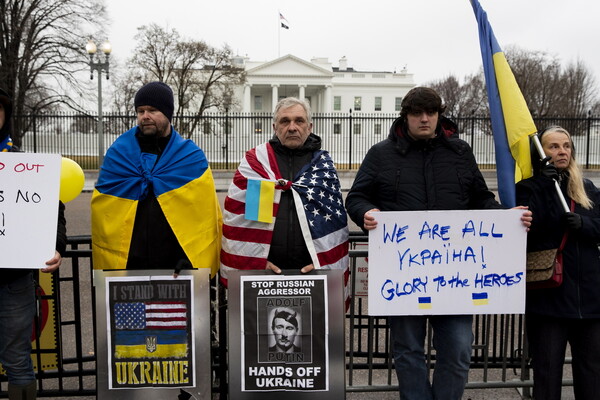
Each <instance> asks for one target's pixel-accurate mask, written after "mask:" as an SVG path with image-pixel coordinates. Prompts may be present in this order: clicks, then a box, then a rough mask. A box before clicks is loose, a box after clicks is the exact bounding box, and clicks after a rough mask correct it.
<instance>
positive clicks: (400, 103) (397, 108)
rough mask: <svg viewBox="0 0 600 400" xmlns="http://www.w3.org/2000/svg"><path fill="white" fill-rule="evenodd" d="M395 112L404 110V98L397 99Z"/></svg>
mask: <svg viewBox="0 0 600 400" xmlns="http://www.w3.org/2000/svg"><path fill="white" fill-rule="evenodd" d="M394 110H396V111H400V110H402V97H396V102H395V104H394Z"/></svg>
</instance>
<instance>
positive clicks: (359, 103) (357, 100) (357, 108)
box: [354, 96, 362, 111]
mask: <svg viewBox="0 0 600 400" xmlns="http://www.w3.org/2000/svg"><path fill="white" fill-rule="evenodd" d="M361 109H362V97H360V96H356V97H354V111H360V110H361Z"/></svg>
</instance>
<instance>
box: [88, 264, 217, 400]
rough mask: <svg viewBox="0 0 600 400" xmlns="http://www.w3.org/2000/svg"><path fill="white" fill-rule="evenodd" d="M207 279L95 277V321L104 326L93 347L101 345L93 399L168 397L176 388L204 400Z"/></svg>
mask: <svg viewBox="0 0 600 400" xmlns="http://www.w3.org/2000/svg"><path fill="white" fill-rule="evenodd" d="M150 272H151V274H150ZM140 273H141V275H140ZM197 275H200V276H201V277H199V276H197ZM208 275H209V270H208V269H200V270H186V271H183V272H182V273H181V275H179V276H178V277H177V278H174V277H173V275H172V271H102V272H100V271H96V272H95V276H94V279H95V282H96V283H99V284H100V287H98V288H97V293H98V294H99V293H100V292H101V293H102V298H101V299H97V303H102V309H101V310H98V311H100V312H98V315H100V316H99V317H98V318H99V320H100V319H102V320H103V321H104V323H103V326H105V329H102V328H99V336H100V337H99V340H98V342H99V344H100V343H105V346H106V347H105V348H106V352H99V354H98V356H99V364H100V363H101V364H104V365H103V366H105V367H106V382H103V383H102V384H99V388H98V390H99V394H100V391H101V390H102V391H106V392H105V394H106V395H107V396H110V397H106V398H120V397H115V396H123V397H122V398H134V397H131V396H132V394H131V392H130V391H132V390H133V393H135V394H136V395H137V394H139V393H140V390H141V389H152V391H151V392H148V394H149V395H150V396H151V397H148V396H143V398H144V399H151V398H168V397H169V396H172V394H167V393H168V390H174V389H176V390H177V391H176V392H173V393H180V392H179V391H180V390H185V391H187V392H188V393H189V394H190V395H192V396H194V397H195V398H210V391H211V387H210V386H211V385H210V377H211V363H210V331H209V327H210V325H211V323H210V317H209V316H210V311H209V306H208V302H209V301H208V298H209V290H208V284H207V282H208ZM98 300H100V301H98ZM99 326H100V325H99ZM104 333H105V334H106V336H105V337H104ZM104 339H105V341H104ZM100 353H103V354H102V356H103V357H102V360H100ZM99 371H100V366H99ZM99 376H101V374H100V373H99ZM100 386H102V388H100ZM157 389H162V390H157ZM128 392H129V393H128ZM155 392H156V393H155ZM202 393H204V394H207V395H208V396H209V397H203V396H202ZM156 396H158V397H156ZM140 398H141V397H140ZM173 398H176V396H175V397H173Z"/></svg>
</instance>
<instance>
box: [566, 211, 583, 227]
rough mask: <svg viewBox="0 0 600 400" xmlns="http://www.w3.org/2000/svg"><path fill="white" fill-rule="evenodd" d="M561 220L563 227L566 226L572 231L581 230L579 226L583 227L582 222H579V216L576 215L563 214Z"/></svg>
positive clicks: (570, 213) (572, 213) (571, 213)
mask: <svg viewBox="0 0 600 400" xmlns="http://www.w3.org/2000/svg"><path fill="white" fill-rule="evenodd" d="M562 218H563V221H564V223H565V225H567V226H568V227H569V228H570V229H572V230H574V231H577V230H579V229H581V226H582V225H583V221H582V220H581V215H579V214H577V213H574V212H568V213H564V214H563V217H562Z"/></svg>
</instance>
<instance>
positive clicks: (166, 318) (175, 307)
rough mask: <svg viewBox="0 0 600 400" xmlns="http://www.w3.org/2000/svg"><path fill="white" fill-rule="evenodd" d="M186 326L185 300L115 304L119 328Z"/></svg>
mask: <svg viewBox="0 0 600 400" xmlns="http://www.w3.org/2000/svg"><path fill="white" fill-rule="evenodd" d="M186 326H187V306H186V304H185V303H184V302H164V301H149V302H145V303H141V302H137V303H116V304H115V327H116V328H117V329H185V328H186Z"/></svg>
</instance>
